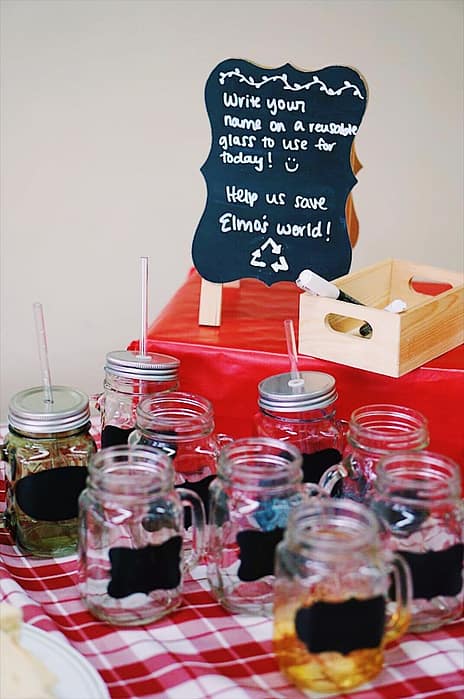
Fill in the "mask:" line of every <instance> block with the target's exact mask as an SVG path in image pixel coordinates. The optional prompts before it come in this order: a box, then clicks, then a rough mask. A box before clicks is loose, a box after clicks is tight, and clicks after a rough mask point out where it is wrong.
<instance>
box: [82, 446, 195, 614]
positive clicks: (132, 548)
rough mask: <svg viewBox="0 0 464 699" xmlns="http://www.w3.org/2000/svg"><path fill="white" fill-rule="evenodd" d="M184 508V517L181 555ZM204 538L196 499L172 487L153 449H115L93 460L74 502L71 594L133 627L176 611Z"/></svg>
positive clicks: (166, 464)
mask: <svg viewBox="0 0 464 699" xmlns="http://www.w3.org/2000/svg"><path fill="white" fill-rule="evenodd" d="M184 507H188V508H189V510H190V511H191V514H192V532H193V536H192V540H191V541H192V542H193V544H192V545H191V546H190V547H189V552H188V554H187V553H186V551H185V547H184V539H185V530H184V523H183V522H184V516H183V515H184ZM204 532H205V513H204V508H203V503H202V502H201V499H200V498H199V497H198V496H197V495H196V494H195V493H192V492H191V491H188V490H184V489H175V488H174V469H173V467H172V463H171V459H170V458H169V457H168V456H167V455H166V454H165V453H163V452H162V451H161V450H159V449H153V448H151V447H146V446H136V447H128V446H122V445H120V446H114V447H109V448H108V449H103V450H102V451H100V452H98V453H97V454H95V455H94V457H93V458H92V460H91V462H90V464H89V477H88V481H87V487H86V489H85V490H84V491H83V492H82V494H81V496H80V499H79V555H78V573H79V589H80V593H81V596H82V599H83V601H84V603H85V604H86V606H87V607H88V609H89V611H90V612H91V613H92V614H93V615H94V616H95V617H97V618H98V619H102V620H104V621H107V622H109V623H110V624H114V625H120V624H122V625H130V626H134V625H138V624H147V623H150V622H152V621H155V620H156V619H159V618H161V617H163V616H165V615H166V614H168V613H169V612H171V611H173V610H174V609H176V608H177V607H178V606H179V605H180V604H181V602H182V588H183V579H184V573H185V571H186V570H187V569H192V568H193V567H194V566H195V565H196V564H197V563H198V562H199V560H200V559H201V558H202V557H203V555H204V549H205V533H204Z"/></svg>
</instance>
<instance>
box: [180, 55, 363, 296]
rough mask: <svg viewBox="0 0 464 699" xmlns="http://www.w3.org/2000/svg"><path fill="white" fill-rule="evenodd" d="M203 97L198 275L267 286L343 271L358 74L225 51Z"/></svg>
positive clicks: (347, 259) (347, 260) (195, 251)
mask: <svg viewBox="0 0 464 699" xmlns="http://www.w3.org/2000/svg"><path fill="white" fill-rule="evenodd" d="M205 100H206V108H207V112H208V116H209V120H210V123H211V132H212V142H211V149H210V152H209V155H208V158H207V160H206V162H205V164H204V165H203V167H202V173H203V176H204V178H205V181H206V185H207V201H206V206H205V210H204V212H203V215H202V217H201V219H200V222H199V224H198V227H197V230H196V232H195V236H194V239H193V245H192V257H193V261H194V265H195V267H196V269H197V270H198V272H199V273H200V275H201V276H202V277H203V278H204V279H207V280H208V281H211V282H218V283H219V282H220V283H222V282H229V281H233V280H237V279H243V278H247V277H251V278H256V279H260V280H261V281H263V282H264V283H265V284H267V285H268V286H270V285H272V284H274V283H276V282H279V281H295V279H296V278H297V277H298V275H299V273H300V272H301V271H302V270H303V269H311V270H313V271H315V272H316V273H317V274H319V275H321V276H322V277H324V278H326V279H329V280H331V279H335V278H336V277H339V276H342V275H343V274H346V273H347V272H348V271H349V269H350V265H351V243H350V240H349V234H348V228H347V223H346V214H345V207H346V203H347V199H348V196H349V194H350V191H351V189H352V188H353V186H354V185H355V183H356V181H357V180H356V177H355V175H354V172H353V169H352V166H351V160H350V157H351V149H352V144H353V139H354V137H355V135H356V134H357V133H358V130H359V126H360V124H361V121H362V118H363V115H364V112H365V109H366V104H367V88H366V85H365V83H364V81H363V79H362V77H361V76H360V74H359V73H358V72H357V71H355V70H354V69H352V68H348V67H345V66H328V67H326V68H322V69H320V70H317V71H302V70H298V69H297V68H294V67H293V66H292V65H290V64H286V65H283V66H281V67H279V68H272V69H269V68H262V67H260V66H257V65H255V64H253V63H251V62H249V61H245V60H239V59H236V60H235V59H228V60H226V61H223V62H222V63H220V64H219V65H218V66H216V68H215V69H214V70H213V71H212V73H211V74H210V76H209V78H208V80H207V82H206V87H205Z"/></svg>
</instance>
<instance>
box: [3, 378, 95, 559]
mask: <svg viewBox="0 0 464 699" xmlns="http://www.w3.org/2000/svg"><path fill="white" fill-rule="evenodd" d="M52 396H53V402H47V401H46V400H44V392H43V387H41V386H39V387H34V388H30V389H26V390H24V391H20V392H19V393H16V394H15V395H14V396H13V398H12V399H11V401H10V404H9V411H8V426H9V431H8V434H7V436H6V439H5V443H4V445H3V446H2V453H3V458H4V460H5V462H6V468H5V475H6V509H5V514H4V526H6V527H7V528H8V529H9V531H10V532H11V535H12V537H13V539H14V540H15V542H16V543H17V545H18V547H19V548H20V550H21V551H22V552H23V553H25V554H30V555H33V556H38V557H41V558H48V557H55V556H66V555H69V554H72V553H75V552H76V549H77V538H78V497H79V495H80V493H81V491H82V490H83V488H84V487H85V480H86V478H87V465H88V462H89V459H90V457H91V456H92V454H94V453H95V451H96V450H97V447H96V444H95V441H94V439H93V437H92V436H91V434H90V410H89V399H88V397H87V396H86V395H85V394H84V393H81V392H80V391H77V390H75V389H73V388H68V387H67V386H53V387H52Z"/></svg>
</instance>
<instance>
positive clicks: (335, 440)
mask: <svg viewBox="0 0 464 699" xmlns="http://www.w3.org/2000/svg"><path fill="white" fill-rule="evenodd" d="M337 398H338V394H337V390H336V386H335V379H334V377H333V376H331V375H330V374H325V373H323V372H321V371H301V372H299V374H298V378H295V377H294V375H293V374H292V373H285V374H276V375H275V376H269V377H268V378H266V379H264V380H263V381H261V382H260V383H259V384H258V406H259V412H258V413H257V414H256V415H255V417H254V433H255V434H256V435H257V436H260V437H273V438H274V439H282V440H284V441H289V442H291V443H292V444H294V445H295V446H296V447H297V448H298V449H299V450H300V452H301V454H302V457H303V465H302V467H303V481H304V482H305V483H318V482H319V479H320V478H321V476H322V474H323V473H324V472H325V470H326V469H327V468H328V467H329V466H332V465H334V464H337V463H339V462H340V460H341V458H342V454H341V452H342V449H343V443H344V436H345V432H346V424H347V423H346V422H345V421H343V420H338V419H337V418H336V411H335V405H336V401H337Z"/></svg>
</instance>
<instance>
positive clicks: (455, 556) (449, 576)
mask: <svg viewBox="0 0 464 699" xmlns="http://www.w3.org/2000/svg"><path fill="white" fill-rule="evenodd" d="M460 494H461V480H460V470H459V466H458V464H457V463H455V462H454V461H453V460H452V459H450V458H448V457H446V456H442V455H441V454H435V453H433V452H430V451H420V452H405V453H398V454H391V455H390V456H386V457H384V458H383V459H381V460H380V461H379V463H378V465H377V480H376V482H375V486H374V492H373V495H372V500H371V506H372V508H373V510H374V511H375V513H376V514H377V515H378V517H379V518H380V520H381V522H382V524H383V526H384V530H385V533H386V539H387V541H388V542H389V545H390V547H391V548H392V549H393V550H394V551H396V552H398V553H400V554H401V556H402V557H403V558H404V559H405V560H406V562H407V563H408V565H409V567H410V570H411V575H412V586H413V599H412V605H411V614H412V619H411V626H410V630H411V631H429V630H431V629H436V628H438V627H440V626H442V625H443V624H446V623H448V622H450V621H454V620H455V619H458V618H459V617H461V615H462V613H463V611H464V587H463V552H464V531H463V527H464V503H463V501H462V500H461V498H460Z"/></svg>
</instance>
